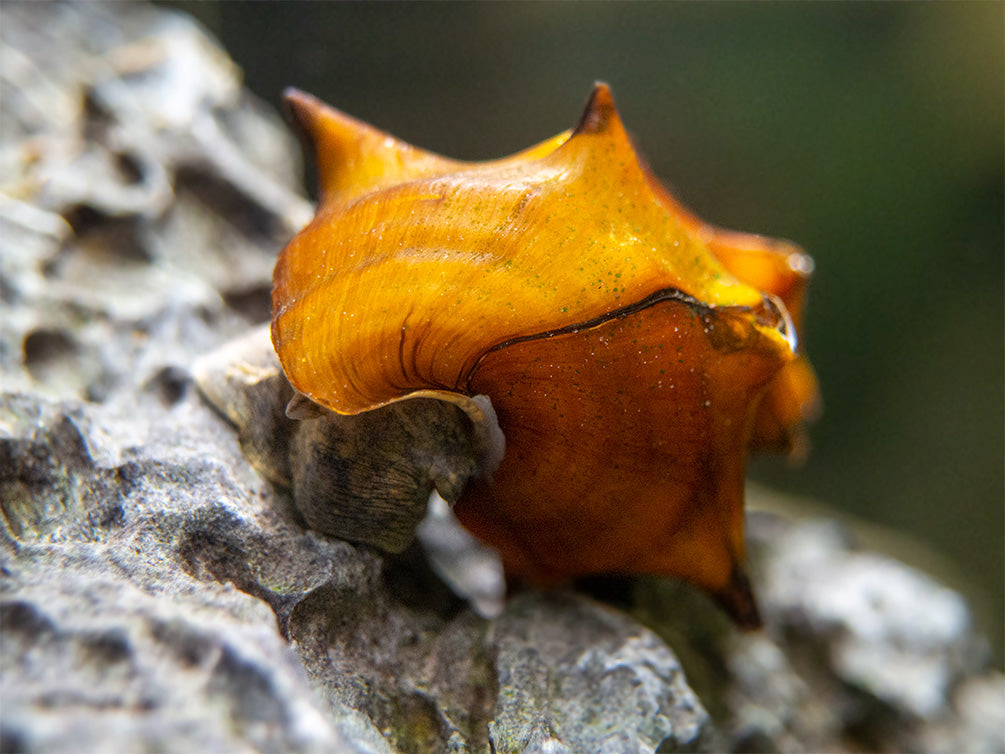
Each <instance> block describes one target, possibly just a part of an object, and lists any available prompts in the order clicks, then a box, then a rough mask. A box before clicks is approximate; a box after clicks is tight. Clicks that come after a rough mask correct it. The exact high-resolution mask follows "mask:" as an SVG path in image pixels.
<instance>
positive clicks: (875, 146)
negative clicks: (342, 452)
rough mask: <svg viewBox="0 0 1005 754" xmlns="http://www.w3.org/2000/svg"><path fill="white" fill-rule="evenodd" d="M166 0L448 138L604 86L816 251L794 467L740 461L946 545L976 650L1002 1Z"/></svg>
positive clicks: (992, 375) (728, 202)
mask: <svg viewBox="0 0 1005 754" xmlns="http://www.w3.org/2000/svg"><path fill="white" fill-rule="evenodd" d="M171 5H173V6H175V7H180V8H182V9H184V10H186V11H188V12H190V13H192V14H193V15H195V16H196V17H197V18H199V19H200V20H201V21H202V22H203V23H204V24H206V26H207V27H208V28H209V29H210V30H211V31H212V32H213V33H214V34H215V35H216V36H217V37H218V38H219V39H220V40H221V41H222V43H223V44H224V46H225V47H226V48H227V50H228V51H229V52H230V54H231V55H232V56H233V57H234V59H235V60H236V61H237V63H238V64H239V65H240V66H241V67H242V68H243V69H244V72H245V75H246V79H247V84H248V85H249V86H250V88H251V89H252V90H254V91H255V92H257V93H258V94H259V95H260V96H261V97H262V98H264V99H265V100H267V101H268V102H270V103H273V104H276V105H278V103H279V94H280V92H281V90H282V89H283V88H284V87H286V86H289V85H294V86H297V87H299V88H302V89H305V90H307V91H309V92H311V93H313V94H315V95H318V96H319V97H321V98H322V99H324V100H326V101H328V102H330V103H331V104H333V105H335V106H337V107H339V108H340V109H342V110H345V111H346V112H348V113H350V114H352V115H355V116H357V117H359V118H362V119H363V120H366V121H369V122H371V123H374V124H375V125H378V126H380V127H381V128H384V129H385V130H388V131H390V132H392V133H394V134H395V135H397V136H400V137H402V138H404V139H406V140H408V141H411V142H413V143H416V144H418V145H420V146H423V147H426V148H429V149H432V150H434V151H438V152H442V153H444V154H447V155H450V156H454V157H461V158H491V157H497V156H502V155H505V154H508V153H510V152H514V151H516V150H518V149H521V148H523V147H526V146H529V145H530V144H532V143H536V142H537V141H540V140H542V139H544V138H545V137H548V136H551V135H552V134H555V133H557V132H559V131H562V130H564V129H566V128H569V127H570V126H572V125H573V124H574V122H575V120H576V118H577V116H578V115H579V112H580V110H581V108H582V106H583V103H584V101H585V99H586V97H587V94H588V93H589V91H590V87H591V84H592V82H593V81H594V80H595V79H602V80H605V81H607V82H609V83H610V84H612V86H613V89H614V94H615V97H616V99H617V102H618V105H619V108H620V110H621V113H622V117H623V118H624V120H625V123H626V125H627V126H628V128H629V130H630V131H632V132H633V134H634V136H635V138H636V142H637V144H638V145H639V147H640V148H641V150H642V151H643V152H644V153H645V154H646V156H647V157H648V158H649V160H650V162H651V163H652V165H653V167H654V168H655V169H656V170H657V172H658V173H659V174H660V175H661V176H662V177H663V178H664V179H665V180H666V181H667V182H668V183H669V184H670V185H672V186H673V187H674V188H675V189H676V190H677V192H678V194H679V195H680V196H681V197H682V198H683V199H684V200H685V202H686V203H688V204H689V205H690V206H691V207H692V208H693V209H694V210H696V211H697V212H698V213H699V214H700V215H702V216H703V217H705V218H706V219H708V220H710V221H712V222H714V223H716V224H719V225H725V226H727V227H732V228H737V229H743V230H751V231H758V232H762V233H767V234H770V235H776V236H782V237H786V238H790V239H793V240H795V241H797V242H799V243H800V244H802V245H803V246H804V247H805V248H806V249H807V251H808V252H809V253H810V254H811V255H812V256H813V257H814V259H815V260H816V270H817V271H816V276H815V279H814V281H813V284H812V287H811V295H810V308H809V312H808V323H807V333H808V334H807V338H806V341H807V343H808V350H809V352H810V355H811V357H812V359H813V362H814V364H815V366H816V368H817V371H818V373H819V375H820V379H821V382H822V386H823V392H824V398H825V402H826V412H825V414H824V416H823V417H822V419H821V420H820V421H819V422H818V424H817V425H816V426H815V428H814V431H813V442H814V450H813V453H812V455H811V457H810V459H809V460H808V461H807V463H806V464H805V465H804V466H803V467H802V468H800V469H795V470H793V469H790V468H787V467H786V466H785V464H784V463H783V462H779V461H774V460H771V461H769V460H759V461H757V462H756V463H755V464H754V465H753V468H752V476H753V478H754V479H757V480H760V481H763V482H767V483H769V484H771V485H772V486H774V487H776V488H778V489H781V490H784V491H788V492H791V493H794V494H799V495H806V496H809V497H812V498H814V499H816V500H819V501H822V502H823V503H825V504H826V505H829V506H832V507H833V508H836V509H840V510H842V511H845V512H848V513H850V514H853V515H855V516H858V517H861V518H864V519H867V520H868V521H871V522H874V523H878V524H881V525H883V526H885V527H889V528H890V529H892V530H894V531H897V532H901V533H904V534H908V535H913V536H915V537H917V538H920V539H921V540H923V541H924V542H926V543H927V544H928V545H930V546H931V548H932V549H933V550H934V551H935V552H936V553H941V554H943V555H945V556H948V558H949V560H950V561H951V562H952V563H953V565H954V567H955V568H956V569H957V571H958V572H957V574H956V576H957V578H958V579H961V580H962V582H963V583H965V584H967V585H968V590H969V593H970V594H971V596H972V597H975V599H976V603H977V604H978V606H979V611H980V612H981V614H982V615H983V620H984V621H985V622H986V624H987V626H988V628H989V630H990V631H991V632H992V643H993V645H994V646H995V648H996V650H998V649H999V647H1000V644H1001V617H1002V612H1003V601H1002V592H1003V571H1005V564H1003V540H1005V529H1003V497H1005V496H1003V457H1005V440H1003V433H1005V429H1003V427H1005V414H1003V363H1005V353H1003V343H1005V335H1003V256H1005V245H1003V243H1005V242H1003V230H1002V228H1003V201H1005V200H1003V181H1005V174H1003V138H1005V123H1003V90H1005V82H1003V70H1005V62H1003V47H1005V40H1003V33H1005V32H1003V29H1005V4H1003V3H1000V2H985V3H962V2H954V3H925V4H921V3H909V4H903V3H896V4H885V3H833V4H831V3H824V4H788V3H786V4H773V3H756V4H755V3H750V4H748V3H742V4H733V3H715V4H704V3H682V4H678V3H667V4H664V3H658V4H649V3H617V4H605V3H585V4H579V3H577V4H566V3H520V4H506V3H479V4H452V3H436V4H415V5H412V4H409V5H398V4H384V3H380V4H372V5H371V4H327V3H283V4H278V3H250V4H246V3H233V2H232V3H223V4H208V5H206V4H197V3H171ZM924 559H925V558H923V560H924ZM927 561H928V562H926V563H925V565H927V566H928V567H929V568H930V569H932V570H935V571H937V572H939V573H940V575H945V574H946V573H947V571H946V570H945V566H944V565H940V564H939V559H938V558H937V557H929V558H927ZM950 576H951V574H950ZM982 593H983V595H984V596H983V597H981V596H980V595H981V594H982Z"/></svg>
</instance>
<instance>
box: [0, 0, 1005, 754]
mask: <svg viewBox="0 0 1005 754" xmlns="http://www.w3.org/2000/svg"><path fill="white" fill-rule="evenodd" d="M0 42H2V45H0V49H2V55H0V86H2V87H3V99H4V106H3V107H2V108H0V167H2V168H3V169H2V170H0V182H2V183H0V385H2V392H0V512H2V514H3V516H2V519H0V750H2V751H30V752H65V751H102V752H104V751H111V752H116V751H122V752H136V751H186V750H209V751H284V752H285V751H304V752H310V751H324V752H331V751H339V752H341V751H347V752H381V753H384V752H440V751H454V752H487V751H495V752H504V751H505V752H579V751H606V752H636V751H656V750H659V751H702V750H779V751H818V750H831V751H859V750H863V749H867V750H885V751H902V750H916V751H933V752H934V751H946V750H954V751H957V750H958V751H966V750H969V751H1002V750H1003V749H1005V743H1003V736H1002V730H1003V727H1005V725H1003V719H1002V717H1003V710H1005V685H1003V682H1002V678H1001V676H1000V675H998V674H995V673H993V672H990V671H989V670H988V669H987V665H986V662H987V659H986V653H985V652H983V648H982V644H981V641H980V640H979V639H978V638H977V637H976V636H975V633H974V629H973V627H972V625H971V623H970V617H969V611H968V610H967V608H966V606H965V604H964V603H963V602H962V601H961V599H960V598H959V597H958V596H957V595H956V594H955V593H952V592H950V591H948V590H946V589H945V588H944V587H942V586H940V585H938V584H937V583H935V582H934V581H932V580H931V579H929V578H927V577H925V576H923V575H921V574H920V573H918V572H917V571H914V570H911V569H909V568H907V567H906V566H904V565H902V564H900V563H898V562H896V561H894V560H891V559H889V558H885V557H882V556H880V555H878V554H876V553H871V552H869V551H865V550H861V549H858V548H857V547H856V546H855V545H854V543H853V541H852V539H851V538H850V535H849V534H848V533H847V532H845V531H843V530H842V529H840V528H838V527H836V526H835V525H834V524H833V523H832V522H829V521H826V520H822V519H811V520H806V519H802V520H800V519H791V518H788V517H785V516H778V515H767V514H762V515H757V516H753V517H751V520H750V533H751V550H752V553H751V559H752V566H753V572H754V579H755V581H756V582H757V583H756V587H757V589H758V591H759V592H760V595H761V603H762V610H763V612H764V615H765V618H766V622H767V627H766V629H765V631H764V632H763V633H760V634H756V635H750V636H741V635H737V634H735V633H734V632H733V631H732V629H730V628H729V627H728V626H727V625H726V624H725V623H724V620H723V618H722V616H721V615H720V614H719V613H718V612H717V611H716V610H715V608H714V607H713V606H711V605H710V604H709V603H708V601H707V600H706V599H705V598H704V597H702V596H701V595H698V594H696V593H695V592H694V591H693V590H689V589H687V588H686V587H683V586H680V585H675V584H672V583H670V582H667V581H665V580H635V581H631V582H627V583H615V584H614V586H611V584H608V585H607V586H606V588H603V589H601V588H600V587H599V586H597V585H594V589H593V592H594V596H592V597H591V596H589V595H588V594H587V593H584V592H574V591H558V592H553V593H539V592H534V591H526V592H523V593H520V594H517V595H511V596H510V597H509V598H508V599H507V600H502V599H501V591H500V587H501V579H500V573H499V570H498V562H497V560H496V559H495V558H494V557H493V555H492V554H491V553H490V552H489V551H487V550H485V549H484V548H481V547H479V546H478V545H477V543H475V542H473V541H472V539H471V538H470V536H469V535H467V534H466V533H465V532H464V531H463V530H461V529H459V528H458V526H457V524H456V522H455V521H454V520H453V519H452V517H451V516H450V514H449V511H448V510H447V508H446V507H445V506H444V505H442V504H436V505H434V506H433V509H432V513H431V515H430V516H428V517H427V518H426V520H425V521H424V522H423V523H422V524H421V525H420V527H419V542H418V544H413V545H412V546H410V547H408V548H407V549H405V550H404V551H403V552H402V553H400V554H398V555H387V554H383V553H381V552H379V551H377V550H375V549H372V548H370V547H368V546H366V545H355V544H351V543H349V542H346V541H342V540H339V539H336V538H333V537H328V536H325V535H322V534H319V533H317V532H315V531H312V530H311V529H310V528H308V527H307V526H306V525H305V524H306V522H305V521H304V519H303V517H302V515H301V513H300V512H299V511H298V509H297V507H296V506H295V505H294V502H293V500H292V498H291V495H290V493H289V491H288V489H287V486H288V484H289V481H290V470H289V468H288V467H285V466H284V465H283V464H282V463H280V464H279V465H278V466H275V467H273V468H272V469H271V470H269V469H268V468H266V469H265V473H264V474H263V473H259V472H258V471H256V470H255V467H254V466H253V465H252V463H250V462H249V456H248V455H246V451H248V449H249V448H252V449H254V448H257V449H258V450H257V451H254V452H252V453H251V454H250V455H251V456H252V459H251V460H255V453H259V455H260V456H266V457H273V456H274V454H270V452H269V451H267V450H266V451H262V450H261V449H262V448H263V447H265V448H267V447H268V444H269V443H270V442H284V441H283V440H282V439H281V438H278V437H275V436H274V435H273V434H271V433H270V432H261V433H260V435H259V436H257V437H249V436H248V434H247V433H243V434H241V435H240V436H239V433H238V431H237V429H236V428H235V426H234V424H235V423H238V424H240V421H239V418H235V417H239V416H240V412H241V410H243V409H242V408H241V406H240V405H233V406H230V407H229V408H227V407H224V408H223V410H222V412H218V410H217V409H214V408H213V407H212V406H211V405H210V403H209V402H207V401H206V400H204V399H203V397H202V396H201V395H200V394H199V392H198V391H197V390H196V388H195V374H196V367H195V365H196V362H197V360H198V359H199V358H200V357H201V356H203V355H205V354H207V353H210V352H212V351H214V350H215V349H218V348H220V347H222V346H224V344H226V343H228V342H230V341H231V340H232V339H234V338H236V337H239V336H241V335H243V334H244V333H246V332H247V331H248V330H249V328H251V327H252V326H254V325H257V324H260V323H261V322H262V321H263V320H264V319H266V317H267V315H268V308H269V295H268V291H269V285H270V276H271V266H272V262H273V260H274V257H275V253H276V250H277V249H278V248H279V247H280V246H281V245H282V243H283V241H284V239H285V238H286V237H288V236H289V235H290V234H291V233H292V232H293V231H294V230H295V229H296V228H297V227H298V226H299V224H300V223H301V222H303V221H304V220H305V219H306V218H307V217H309V215H310V211H309V207H308V204H307V202H306V200H304V199H303V198H302V197H301V196H300V195H299V194H298V189H297V188H296V185H297V177H296V174H297V173H298V171H299V168H298V164H297V160H296V158H295V157H294V155H296V154H297V151H296V149H295V147H294V146H293V145H292V143H291V141H290V138H289V136H288V135H287V134H286V132H285V130H284V129H283V128H282V126H281V124H280V123H279V122H278V120H277V118H276V117H275V116H274V115H273V114H271V113H268V112H266V111H265V109H264V108H263V107H262V106H261V105H259V104H257V103H255V102H254V100H253V99H252V98H251V97H250V96H249V95H248V94H247V93H246V92H244V91H243V90H242V88H241V86H240V79H239V75H238V72H237V71H236V70H235V69H234V66H233V64H231V63H230V62H229V61H228V59H227V58H226V56H225V55H224V54H223V53H222V52H221V51H220V50H219V49H218V48H217V47H216V46H215V45H214V44H213V42H212V41H211V40H210V39H209V38H208V37H207V36H206V35H205V34H204V33H203V32H201V31H200V30H199V29H198V27H196V26H195V25H194V24H193V23H192V22H190V21H189V20H187V19H186V18H185V17H184V16H180V15H175V14H172V13H167V12H164V11H161V10H155V9H152V8H150V7H148V6H144V5H139V4H128V5H122V4H115V5H111V6H109V5H104V4H101V3H87V4H76V3H67V4H56V3H39V4H35V3H8V4H5V5H4V8H3V24H0ZM251 382H254V380H252V381H251ZM255 384H257V383H255ZM262 384H264V383H262ZM242 442H243V447H242ZM256 465H257V467H258V468H259V469H262V468H263V466H262V464H261V463H256ZM448 584H449V586H448ZM601 594H606V595H607V596H608V597H609V598H610V597H613V602H614V604H613V605H612V604H604V603H603V601H601V600H600V599H598V598H597V595H601ZM458 595H460V596H458ZM462 598H463V599H462ZM469 603H470V604H469ZM671 647H673V649H671ZM706 710H708V711H706Z"/></svg>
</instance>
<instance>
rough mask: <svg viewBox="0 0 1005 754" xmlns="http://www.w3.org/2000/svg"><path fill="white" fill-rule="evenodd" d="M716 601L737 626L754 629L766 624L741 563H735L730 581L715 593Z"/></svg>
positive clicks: (745, 629) (743, 628)
mask: <svg viewBox="0 0 1005 754" xmlns="http://www.w3.org/2000/svg"><path fill="white" fill-rule="evenodd" d="M713 597H714V599H715V601H716V603H718V605H719V607H721V608H722V609H723V611H724V612H725V613H726V614H727V615H728V616H729V617H730V618H732V619H733V622H734V623H735V624H736V626H737V628H740V629H742V630H744V631H753V630H755V629H758V628H760V627H761V626H762V625H764V623H763V621H762V620H761V612H760V610H758V608H757V600H756V599H755V598H754V591H753V589H751V587H750V579H748V578H747V574H746V573H744V571H743V569H742V568H741V567H740V565H739V564H734V565H733V573H732V575H731V576H730V579H729V583H728V584H726V586H725V587H724V588H722V589H720V590H719V591H717V592H715V594H714V595H713Z"/></svg>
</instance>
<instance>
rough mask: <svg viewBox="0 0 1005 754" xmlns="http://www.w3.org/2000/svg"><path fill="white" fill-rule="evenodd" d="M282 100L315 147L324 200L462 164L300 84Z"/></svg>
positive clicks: (343, 199)
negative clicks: (353, 114) (352, 114)
mask: <svg viewBox="0 0 1005 754" xmlns="http://www.w3.org/2000/svg"><path fill="white" fill-rule="evenodd" d="M283 100H284V102H285V104H286V110H287V112H288V113H289V117H290V120H291V121H293V123H294V124H295V125H296V127H297V130H298V131H299V132H300V134H301V136H302V138H303V139H304V140H305V142H306V143H307V145H308V147H309V148H311V149H312V150H313V151H314V153H315V157H316V164H317V168H318V197H319V200H320V201H321V203H322V204H326V203H329V202H332V201H337V202H348V201H350V200H352V199H354V198H356V197H358V196H362V195H364V194H368V193H370V192H372V191H376V190H378V189H380V188H382V187H384V186H387V185H393V184H396V183H401V182H404V181H407V180H410V179H413V178H419V177H423V176H427V175H430V174H432V173H436V172H443V171H446V170H450V169H453V168H455V167H456V166H457V165H458V164H459V163H457V162H456V161H454V160H449V159H447V158H445V157H440V156H439V155H437V154H434V153H433V152H428V151H426V150H424V149H419V148H417V147H413V146H412V145H411V144H408V143H407V142H404V141H401V140H400V139H397V138H395V137H394V136H391V135H390V134H388V133H387V132H385V131H381V130H380V129H378V128H374V127H373V126H370V125H368V124H366V123H364V122H362V121H360V120H356V119H355V118H352V117H350V116H348V115H346V114H345V113H343V112H340V111H339V110H336V109H335V108H333V107H330V106H329V105H326V104H325V103H323V102H322V101H321V100H319V99H317V98H316V97H312V96H311V95H309V94H307V93H305V92H302V91H300V90H299V89H294V88H289V89H286V90H285V91H284V92H283Z"/></svg>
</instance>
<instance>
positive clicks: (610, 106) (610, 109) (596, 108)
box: [574, 81, 621, 135]
mask: <svg viewBox="0 0 1005 754" xmlns="http://www.w3.org/2000/svg"><path fill="white" fill-rule="evenodd" d="M620 121H621V119H620V118H619V117H618V109H617V107H615V105H614V95H612V94H611V87H609V86H608V85H607V84H605V83H604V82H603V81H598V82H596V83H595V84H594V85H593V91H592V92H590V99H588V100H587V101H586V108H585V109H584V110H583V114H582V116H580V118H579V123H577V124H576V129H575V133H574V135H579V134H599V133H603V132H604V131H606V130H607V129H608V127H609V126H610V125H611V124H612V123H613V122H617V123H619V124H620Z"/></svg>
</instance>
